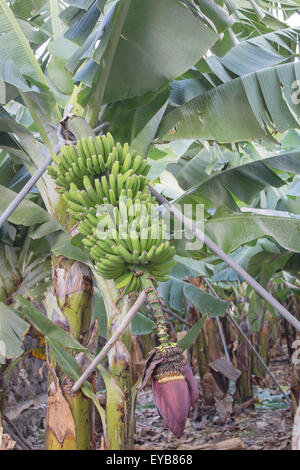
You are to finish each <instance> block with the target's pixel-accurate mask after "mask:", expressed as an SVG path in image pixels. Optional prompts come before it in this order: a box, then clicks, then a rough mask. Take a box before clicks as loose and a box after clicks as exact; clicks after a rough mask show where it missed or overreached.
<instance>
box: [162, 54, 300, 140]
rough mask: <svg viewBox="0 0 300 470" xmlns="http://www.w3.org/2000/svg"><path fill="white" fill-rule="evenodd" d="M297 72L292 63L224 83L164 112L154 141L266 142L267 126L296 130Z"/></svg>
mask: <svg viewBox="0 0 300 470" xmlns="http://www.w3.org/2000/svg"><path fill="white" fill-rule="evenodd" d="M299 73H300V63H299V62H294V63H292V64H281V65H277V66H275V67H271V68H265V69H263V70H260V71H258V72H255V73H250V74H247V75H243V76H242V77H239V78H235V79H234V80H231V81H229V82H226V83H224V84H223V85H220V86H218V87H215V88H213V89H211V90H209V91H208V92H206V93H202V94H201V95H199V96H198V97H196V98H193V99H192V100H190V101H188V102H187V103H185V104H183V105H182V106H179V107H177V108H176V109H175V110H173V111H171V112H170V113H168V114H167V115H166V116H165V117H164V118H163V120H162V123H161V127H160V129H159V131H158V135H157V137H158V139H159V140H160V141H165V140H176V139H192V138H193V139H196V138H205V139H207V140H217V141H219V142H234V141H243V140H249V139H262V138H265V139H268V137H269V133H268V131H267V126H270V127H271V130H276V129H277V130H280V131H284V130H286V129H290V128H297V127H299V118H298V117H297V116H299V114H300V112H299V109H300V108H299V107H300V103H299V100H298V99H296V98H297V96H296V93H297V90H295V89H294V88H293V86H294V84H295V83H296V80H297V76H299ZM228 116H230V119H228Z"/></svg>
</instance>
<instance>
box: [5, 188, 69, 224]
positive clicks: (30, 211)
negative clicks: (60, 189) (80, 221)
mask: <svg viewBox="0 0 300 470" xmlns="http://www.w3.org/2000/svg"><path fill="white" fill-rule="evenodd" d="M16 196H17V193H15V192H14V191H12V190H11V189H8V188H6V187H5V186H1V185H0V214H2V213H3V212H4V211H5V209H6V208H7V207H8V206H9V204H10V203H11V202H12V201H13V200H14V199H15V197H16ZM8 220H9V221H10V222H12V223H14V224H18V225H25V226H27V227H28V226H30V225H36V224H42V223H43V222H49V221H51V224H52V227H53V229H54V228H55V225H56V227H57V228H56V229H57V230H60V229H61V227H60V225H59V224H58V223H57V222H56V224H55V221H53V218H52V217H51V215H50V214H48V213H47V212H46V211H45V210H44V209H42V208H41V207H40V206H38V205H37V204H34V203H33V202H31V201H29V200H28V199H23V201H22V202H21V203H20V204H19V206H18V207H17V208H16V209H15V210H14V212H13V213H12V214H11V216H10V217H9V219H8Z"/></svg>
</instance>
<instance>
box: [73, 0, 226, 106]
mask: <svg viewBox="0 0 300 470" xmlns="http://www.w3.org/2000/svg"><path fill="white" fill-rule="evenodd" d="M129 3H130V6H129V10H128V13H127V16H126V19H125V23H124V26H123V29H122V31H121V34H120V36H119V38H117V39H118V45H117V48H116V50H115V51H113V54H114V56H113V57H110V60H111V59H113V60H112V67H111V72H110V76H109V79H108V81H107V86H106V90H105V94H104V102H106V103H109V102H113V101H119V100H122V99H125V98H130V97H134V96H141V95H143V94H145V93H147V92H149V91H153V90H157V89H159V88H161V87H162V86H164V85H166V84H167V83H168V82H169V81H171V80H173V79H175V78H176V77H178V76H179V75H181V74H182V73H184V72H185V71H186V70H188V69H189V68H190V67H192V66H193V65H194V64H195V63H196V62H198V61H199V59H200V58H201V57H202V56H203V55H204V54H205V53H206V52H207V50H208V49H209V48H210V47H211V46H212V45H213V43H214V42H215V41H216V40H217V38H218V36H217V34H216V32H215V31H214V30H213V29H212V28H211V27H209V26H208V25H207V22H206V20H205V19H203V18H201V17H200V15H199V14H197V12H192V11H191V10H190V9H189V8H187V7H186V6H184V5H183V4H182V3H181V2H178V1H177V0H164V2H161V1H160V0H144V1H142V2H141V1H140V0H131V2H129ZM91 8H93V6H92V7H91ZM216 8H217V7H216ZM215 15H217V13H215ZM224 19H225V16H224ZM112 24H113V23H112ZM230 24H231V21H230V20H228V16H227V22H226V25H227V27H228V26H229V25H230ZM111 34H112V35H113V34H118V33H117V32H116V31H112V33H111ZM68 37H69V38H70V36H68ZM83 37H84V36H83ZM78 38H79V39H80V40H81V38H82V34H81V33H80V32H79V33H78ZM111 39H112V36H110V39H109V41H108V42H107V44H109V43H110V41H111ZM73 40H76V38H73ZM103 53H104V54H105V46H104V45H103V43H102V41H100V44H99V46H98V47H97V49H96V51H95V53H94V57H93V59H92V60H93V61H94V64H93V63H92V62H88V63H87V65H86V66H85V67H86V70H84V69H83V70H82V71H81V77H83V76H85V77H86V79H85V83H87V78H88V77H92V78H93V77H94V76H95V74H96V73H97V70H98V66H97V64H100V63H101V59H102V56H103ZM106 63H107V58H106ZM95 65H96V67H95ZM102 73H107V71H105V69H104V68H103V67H102V69H101V70H100V73H99V74H98V75H97V80H101V74H102ZM120 77H122V80H120ZM89 81H90V83H91V80H90V78H89ZM94 85H95V82H94V83H93V86H94Z"/></svg>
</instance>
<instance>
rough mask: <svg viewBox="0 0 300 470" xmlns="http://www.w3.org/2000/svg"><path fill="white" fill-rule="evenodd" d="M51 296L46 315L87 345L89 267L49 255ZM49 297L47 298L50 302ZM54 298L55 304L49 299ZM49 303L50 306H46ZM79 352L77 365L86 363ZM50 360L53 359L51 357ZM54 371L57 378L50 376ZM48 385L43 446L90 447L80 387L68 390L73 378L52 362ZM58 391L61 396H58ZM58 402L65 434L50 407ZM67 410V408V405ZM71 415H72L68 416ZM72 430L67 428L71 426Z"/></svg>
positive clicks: (90, 291)
mask: <svg viewBox="0 0 300 470" xmlns="http://www.w3.org/2000/svg"><path fill="white" fill-rule="evenodd" d="M53 272H54V275H53V278H54V282H53V293H54V296H55V299H54V298H53V296H51V295H49V296H48V298H47V304H46V308H47V307H48V309H47V313H48V316H49V317H50V319H51V320H52V321H53V322H55V323H56V324H58V325H59V326H60V327H62V328H64V329H65V330H66V331H67V332H68V333H69V334H71V335H72V336H73V337H74V338H75V339H76V340H78V341H79V342H80V343H81V344H83V345H84V346H87V345H88V338H89V334H90V331H91V322H92V312H93V308H92V304H93V278H92V274H91V272H90V270H89V268H88V267H87V266H85V265H83V264H82V263H79V262H78V261H74V260H70V259H67V258H65V257H63V256H61V257H59V258H57V257H53ZM50 300H51V302H50ZM54 300H56V305H55V304H53V301H54ZM50 305H51V308H50ZM53 305H55V308H53ZM83 358H84V356H83V355H82V354H79V355H77V357H76V360H77V362H78V364H79V366H80V368H81V370H83V369H84V367H85V366H86V364H84V360H83ZM51 362H52V364H53V362H54V363H55V361H54V360H53V358H51ZM54 374H57V377H58V380H54V379H53V377H55V375H54ZM50 378H51V380H50V384H49V389H48V407H47V419H46V423H47V427H46V449H47V450H55V449H60V450H66V449H70V448H75V449H77V450H88V449H89V448H90V425H91V423H90V413H91V402H90V400H89V399H87V398H86V397H85V396H84V395H83V393H82V392H81V391H78V392H76V393H72V392H71V387H72V385H73V381H72V380H71V379H70V378H69V377H66V376H65V374H64V373H63V372H62V370H61V369H60V367H59V365H58V364H56V365H55V373H54V372H52V373H51V374H50ZM61 394H62V396H61ZM57 404H59V406H61V408H62V410H63V413H64V414H65V415H66V420H65V421H67V420H68V422H69V427H68V429H67V430H66V433H65V434H62V433H61V432H60V429H59V426H58V424H59V423H58V424H56V422H57V421H56V420H55V419H54V418H53V416H55V410H54V408H55V407H57V406H58V405H57ZM67 408H68V409H69V411H68V409H67ZM71 417H72V419H71ZM72 420H73V422H74V429H75V438H74V435H73V434H74V433H73V434H72V432H71V431H70V429H72V428H73V426H72Z"/></svg>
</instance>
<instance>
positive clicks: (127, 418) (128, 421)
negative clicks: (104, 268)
mask: <svg viewBox="0 0 300 470" xmlns="http://www.w3.org/2000/svg"><path fill="white" fill-rule="evenodd" d="M95 278H96V280H97V284H98V287H99V289H100V292H101V294H102V297H103V300H104V304H105V307H106V315H107V340H108V339H109V338H110V337H111V336H112V334H113V333H114V331H115V330H116V329H117V328H118V326H119V325H120V323H121V322H122V320H123V319H124V317H125V316H126V315H127V313H128V311H129V310H130V308H131V307H132V305H133V303H134V298H133V297H129V296H124V297H123V298H122V299H121V300H119V301H118V299H119V296H120V292H119V290H118V289H117V288H116V285H115V283H114V282H113V281H107V280H105V279H103V278H101V277H100V276H98V275H97V274H95ZM131 346H132V345H131V330H130V328H127V329H126V330H125V331H124V332H123V334H122V335H121V336H120V338H119V340H118V341H117V343H116V344H115V346H114V347H113V348H112V349H111V350H110V351H109V353H108V373H109V374H110V380H105V377H104V380H105V385H106V420H107V442H108V448H109V449H110V450H126V449H127V450H128V449H132V448H133V432H134V422H133V420H134V412H133V411H134V410H133V408H134V395H133V381H132V365H131V353H132V351H131V349H132V347H131Z"/></svg>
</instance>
